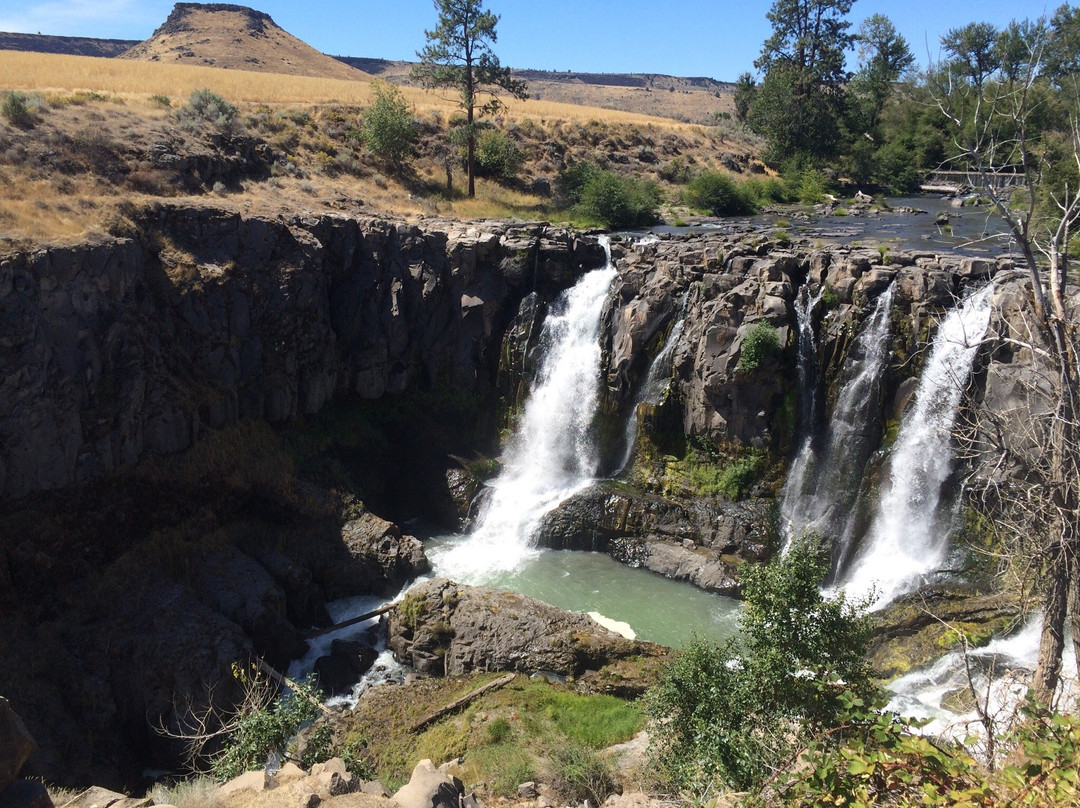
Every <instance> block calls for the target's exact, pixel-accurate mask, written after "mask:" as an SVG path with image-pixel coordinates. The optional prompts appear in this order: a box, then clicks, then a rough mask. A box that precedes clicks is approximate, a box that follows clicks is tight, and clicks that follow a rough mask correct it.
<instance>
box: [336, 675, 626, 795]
mask: <svg viewBox="0 0 1080 808" xmlns="http://www.w3.org/2000/svg"><path fill="white" fill-rule="evenodd" d="M494 676H495V674H491V675H484V676H472V677H467V678H465V679H460V680H427V681H423V682H417V683H414V684H413V685H410V686H409V687H407V688H405V687H402V688H380V689H377V690H375V691H371V692H370V693H369V694H368V696H367V697H366V698H365V699H364V700H363V701H361V703H360V705H358V707H357V710H356V712H355V713H354V714H353V715H352V716H350V717H349V718H348V719H347V721H348V722H349V724H350V725H351V731H353V732H356V733H359V734H361V735H363V736H364V737H365V738H368V739H369V742H368V744H367V751H368V754H370V756H371V761H372V763H373V765H374V768H375V770H376V772H377V773H378V775H379V780H380V781H381V782H382V783H383V784H384V785H386V786H387V787H388V788H394V787H395V786H397V785H400V784H402V783H404V782H406V781H407V780H408V778H409V775H410V773H411V770H412V766H413V765H414V764H415V763H416V761H417V760H421V759H423V758H425V757H427V758H431V760H433V761H434V762H435V764H436V765H439V764H441V763H443V762H445V761H447V760H450V759H452V758H455V757H461V758H462V759H463V761H464V763H463V767H462V771H461V772H459V773H458V776H459V777H461V778H462V780H463V781H464V782H465V785H466V787H467V788H474V787H476V785H477V784H478V783H481V782H482V783H485V784H486V788H487V790H488V792H489V793H490V795H491V796H510V795H512V794H513V793H514V791H515V790H516V788H517V786H518V785H519V784H520V783H522V782H524V781H526V780H531V779H533V778H534V777H536V776H538V774H539V773H541V772H551V771H553V770H555V769H565V770H566V774H567V775H568V779H569V780H571V781H573V780H574V779H575V778H576V777H578V775H579V774H580V777H579V778H578V779H580V780H582V781H584V782H586V783H593V782H594V775H595V774H596V772H595V771H594V770H593V769H592V768H590V767H589V766H587V765H585V763H587V762H588V760H587V758H588V754H586V753H582V754H581V755H578V756H577V758H576V759H577V761H578V762H579V763H582V766H581V770H580V771H577V770H575V769H574V767H573V766H571V765H570V763H568V762H566V761H564V762H563V763H564V764H565V765H562V766H560V765H558V764H557V763H556V761H555V757H554V756H555V755H556V753H557V752H558V751H559V750H566V749H570V748H574V749H578V750H581V749H584V750H588V751H589V752H593V753H594V752H595V751H597V750H599V749H603V748H606V747H608V746H611V745H613V744H616V743H622V742H624V741H627V740H629V739H630V738H632V737H633V736H634V735H635V734H636V733H637V732H638V731H639V730H640V729H641V727H642V726H643V725H644V722H645V718H644V716H643V714H642V712H641V710H639V708H638V707H637V705H636V704H633V703H630V702H626V701H623V700H621V699H618V698H615V697H614V696H607V695H584V694H581V693H578V692H576V691H574V690H571V689H570V688H568V687H566V686H562V685H552V684H549V683H547V682H544V681H540V680H531V679H525V678H524V677H519V678H518V679H516V680H515V681H514V682H512V683H511V684H509V685H507V686H506V687H502V688H499V689H497V690H494V691H491V692H489V693H486V694H484V695H483V696H482V697H481V698H479V699H478V700H477V701H475V702H473V703H472V704H471V705H470V706H469V707H468V708H466V709H465V710H463V711H462V712H458V713H455V714H452V715H448V716H446V717H444V718H442V719H441V720H440V721H439V722H437V723H436V724H434V725H433V726H431V727H428V728H427V729H425V730H424V731H423V732H421V733H419V734H412V733H410V731H409V727H410V726H411V725H412V724H413V723H414V722H415V721H417V720H418V719H419V718H420V717H422V716H424V715H427V714H428V713H430V712H432V711H434V710H436V709H438V708H439V707H441V706H443V705H445V704H447V703H449V702H450V701H453V700H454V699H455V698H458V697H459V696H461V695H464V694H465V693H469V692H471V691H473V690H475V689H476V688H477V687H480V686H481V685H483V684H485V683H486V682H488V681H491V679H492V678H494ZM595 782H596V783H598V784H599V785H602V783H603V778H602V777H600V779H599V780H596V781H595ZM601 790H602V789H601Z"/></svg>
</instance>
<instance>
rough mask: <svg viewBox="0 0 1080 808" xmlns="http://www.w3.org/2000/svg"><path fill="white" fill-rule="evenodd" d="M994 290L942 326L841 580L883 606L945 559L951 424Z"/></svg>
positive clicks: (979, 295) (970, 302) (960, 309)
mask: <svg viewBox="0 0 1080 808" xmlns="http://www.w3.org/2000/svg"><path fill="white" fill-rule="evenodd" d="M992 294H993V287H992V286H991V285H988V286H987V287H985V288H984V289H982V290H981V291H979V292H978V293H976V294H974V295H971V296H969V297H968V298H967V299H966V300H965V301H964V302H963V305H961V306H958V307H957V308H956V309H954V310H953V311H952V312H950V313H949V315H948V316H947V317H946V318H945V321H944V322H943V323H942V324H941V326H940V328H939V329H938V332H937V336H936V337H935V338H934V344H933V348H932V349H931V351H930V356H929V358H928V359H927V361H926V366H925V367H924V369H923V373H922V377H921V379H920V380H919V387H918V390H917V391H916V393H915V404H914V406H913V407H912V408H911V410H910V411H909V412H908V413H907V414H906V415H905V417H904V420H903V423H902V424H901V426H900V433H899V435H898V436H897V439H896V445H895V447H894V448H893V453H892V459H891V462H890V466H889V479H888V482H887V483H886V484H885V486H884V488H883V494H882V496H881V499H880V501H879V503H878V509H877V513H876V515H875V517H874V521H873V523H872V525H871V527H870V531H869V533H868V534H867V536H866V537H865V539H864V540H863V545H862V549H861V551H860V552H859V554H858V555H857V556H856V558H855V560H854V563H853V565H852V566H851V568H850V570H848V571H846V572H845V573H844V575H843V579H842V585H843V586H844V587H845V588H846V589H847V590H848V591H849V592H853V593H856V594H862V593H868V592H870V591H871V590H873V591H874V592H875V593H876V595H877V602H876V605H878V606H881V605H884V604H886V603H888V602H889V601H891V600H892V599H893V598H895V597H896V596H897V595H899V594H901V593H902V592H903V591H905V590H906V589H908V588H910V587H911V585H912V584H913V583H917V582H918V581H919V580H921V579H922V578H924V577H925V576H927V575H929V574H931V573H933V572H934V571H936V570H938V569H939V568H940V567H941V565H942V562H943V561H944V560H945V556H946V552H947V550H948V539H949V525H948V520H947V519H942V518H941V516H940V514H939V506H940V504H941V493H942V487H943V485H944V483H945V481H946V479H947V478H948V476H949V474H950V473H951V471H952V462H953V452H952V447H951V441H952V428H953V425H954V424H955V422H956V415H957V411H958V409H959V406H960V399H961V396H962V394H963V389H964V387H965V385H966V384H967V381H968V377H969V376H970V374H971V368H972V364H973V363H974V361H975V354H976V353H977V351H978V347H979V343H980V341H981V340H982V338H983V335H984V334H985V333H986V329H987V327H988V326H989V324H990V309H991V296H992Z"/></svg>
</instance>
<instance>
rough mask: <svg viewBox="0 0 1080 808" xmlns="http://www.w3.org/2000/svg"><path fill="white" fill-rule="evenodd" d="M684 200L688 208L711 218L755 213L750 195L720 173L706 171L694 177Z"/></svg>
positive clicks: (755, 207) (755, 209)
mask: <svg viewBox="0 0 1080 808" xmlns="http://www.w3.org/2000/svg"><path fill="white" fill-rule="evenodd" d="M685 198H686V204H688V205H689V206H690V207H692V208H697V209H698V210H707V211H709V212H710V213H711V214H712V215H713V216H740V215H744V214H750V213H755V212H756V211H757V205H755V204H754V200H753V198H752V197H751V196H750V194H748V193H747V192H746V190H745V189H744V188H743V187H742V186H741V185H740V184H738V183H736V182H735V180H733V179H732V178H731V177H729V176H728V175H727V174H724V173H722V172H720V171H706V172H704V173H702V174H699V175H698V176H696V177H694V179H692V180H691V181H690V184H689V185H688V186H687V188H686V193H685Z"/></svg>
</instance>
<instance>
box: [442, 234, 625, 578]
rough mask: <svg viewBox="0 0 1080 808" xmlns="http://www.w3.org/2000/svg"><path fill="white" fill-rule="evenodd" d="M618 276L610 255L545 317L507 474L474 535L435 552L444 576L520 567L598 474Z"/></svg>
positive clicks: (492, 493) (508, 457) (484, 573)
mask: <svg viewBox="0 0 1080 808" xmlns="http://www.w3.org/2000/svg"><path fill="white" fill-rule="evenodd" d="M605 247H606V244H605ZM615 275H616V272H615V269H614V268H613V267H612V266H611V261H610V257H609V260H608V263H607V266H605V267H604V268H603V269H598V270H595V271H593V272H590V273H589V274H587V275H585V276H584V277H583V278H582V279H581V280H580V281H578V283H577V285H575V286H574V287H573V288H572V289H569V290H568V291H566V292H565V293H563V295H562V296H561V297H560V298H559V300H558V301H557V302H556V303H555V305H554V306H553V307H552V309H551V311H550V313H549V314H548V316H547V318H546V319H545V321H544V326H543V332H542V334H541V337H540V347H541V350H542V351H543V358H542V360H541V364H540V367H539V369H538V371H537V376H536V380H535V382H534V386H533V389H532V393H531V394H530V396H529V399H528V401H527V402H526V404H525V411H524V413H523V415H522V416H521V419H520V421H519V423H518V426H517V431H516V433H515V434H514V436H513V438H512V439H511V441H510V443H509V446H508V447H507V451H506V454H505V461H504V464H503V471H502V473H501V474H500V475H499V476H498V478H496V479H495V480H494V482H493V483H492V484H491V490H490V491H489V492H488V494H489V495H488V497H487V499H486V500H485V501H484V503H483V504H482V506H481V510H480V513H479V515H478V517H477V520H476V524H475V527H474V528H473V531H472V533H471V534H470V535H469V536H467V537H466V538H465V539H464V540H463V541H460V542H457V543H454V544H450V545H447V546H446V547H444V548H441V549H440V550H438V551H436V552H435V553H433V554H432V563H433V565H434V566H435V568H436V569H438V570H439V573H440V574H441V575H447V576H450V577H452V578H455V579H456V580H462V581H470V582H478V581H482V580H484V579H485V578H486V577H488V576H490V575H492V574H495V573H498V572H505V571H508V570H513V569H516V568H517V567H518V566H519V565H520V564H521V563H522V562H523V561H525V560H527V559H528V558H531V557H532V556H533V555H534V554H535V553H536V551H535V550H533V549H532V548H531V547H530V539H531V537H532V534H533V532H534V531H535V530H536V527H537V525H538V524H539V522H540V519H541V518H542V517H543V515H544V514H545V513H547V512H548V511H549V510H551V509H552V508H554V507H555V506H556V505H558V504H559V503H560V502H562V501H563V500H564V499H566V498H567V497H569V496H570V495H571V494H574V493H576V492H577V491H579V490H581V489H582V488H584V487H585V486H586V485H587V484H588V483H589V482H590V481H591V480H592V479H593V477H594V476H595V474H596V473H597V468H596V463H597V459H598V454H597V451H596V447H595V446H594V445H593V441H592V439H591V436H590V427H591V425H592V419H593V416H594V414H595V412H596V407H597V400H598V396H599V386H600V381H599V379H600V342H599V337H600V320H601V315H602V314H603V310H604V304H605V302H606V300H607V297H608V290H609V288H610V286H611V282H612V280H613V279H614V278H615Z"/></svg>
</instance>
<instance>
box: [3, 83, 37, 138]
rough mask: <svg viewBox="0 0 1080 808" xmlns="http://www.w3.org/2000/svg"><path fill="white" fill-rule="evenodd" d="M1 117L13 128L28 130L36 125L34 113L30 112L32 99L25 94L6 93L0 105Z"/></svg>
mask: <svg viewBox="0 0 1080 808" xmlns="http://www.w3.org/2000/svg"><path fill="white" fill-rule="evenodd" d="M0 115H3V116H4V118H6V119H7V121H8V123H10V124H11V125H12V126H18V127H20V128H23V129H27V128H29V127H31V126H33V125H34V113H33V112H31V111H30V98H29V96H27V95H25V94H24V93H17V92H13V91H12V92H6V93H4V100H3V102H2V103H0Z"/></svg>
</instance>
